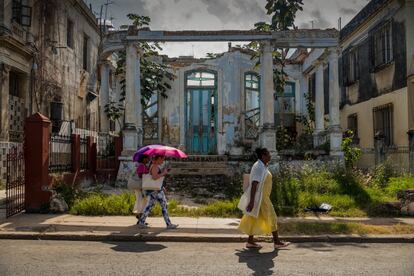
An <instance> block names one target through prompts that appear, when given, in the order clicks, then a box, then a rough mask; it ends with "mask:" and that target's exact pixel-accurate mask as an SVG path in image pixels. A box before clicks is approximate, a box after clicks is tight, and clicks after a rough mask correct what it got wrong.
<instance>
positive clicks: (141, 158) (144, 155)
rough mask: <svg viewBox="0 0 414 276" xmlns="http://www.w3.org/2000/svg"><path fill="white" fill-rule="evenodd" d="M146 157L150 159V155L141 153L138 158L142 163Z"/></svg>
mask: <svg viewBox="0 0 414 276" xmlns="http://www.w3.org/2000/svg"><path fill="white" fill-rule="evenodd" d="M145 158H148V159H149V156H148V155H146V154H143V155H141V156H140V157H139V158H138V163H142V162H143V161H144V159H145Z"/></svg>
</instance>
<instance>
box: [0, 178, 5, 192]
mask: <svg viewBox="0 0 414 276" xmlns="http://www.w3.org/2000/svg"><path fill="white" fill-rule="evenodd" d="M5 189H6V184H4V183H3V182H2V181H1V180H0V190H5Z"/></svg>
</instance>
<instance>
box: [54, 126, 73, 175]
mask: <svg viewBox="0 0 414 276" xmlns="http://www.w3.org/2000/svg"><path fill="white" fill-rule="evenodd" d="M70 171H72V139H71V136H66V135H60V134H56V133H52V134H51V135H50V140H49V172H51V173H56V172H70Z"/></svg>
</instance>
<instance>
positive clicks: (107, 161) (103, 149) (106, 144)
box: [96, 133, 116, 169]
mask: <svg viewBox="0 0 414 276" xmlns="http://www.w3.org/2000/svg"><path fill="white" fill-rule="evenodd" d="M96 147H97V169H114V168H115V167H116V160H115V136H113V135H111V134H109V133H99V135H98V139H97V143H96Z"/></svg>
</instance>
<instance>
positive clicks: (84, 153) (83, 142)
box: [80, 136, 88, 170]
mask: <svg viewBox="0 0 414 276" xmlns="http://www.w3.org/2000/svg"><path fill="white" fill-rule="evenodd" d="M80 169H81V170H87V169H88V139H87V138H86V136H81V137H80Z"/></svg>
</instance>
